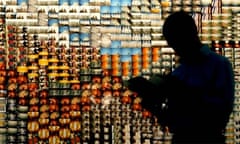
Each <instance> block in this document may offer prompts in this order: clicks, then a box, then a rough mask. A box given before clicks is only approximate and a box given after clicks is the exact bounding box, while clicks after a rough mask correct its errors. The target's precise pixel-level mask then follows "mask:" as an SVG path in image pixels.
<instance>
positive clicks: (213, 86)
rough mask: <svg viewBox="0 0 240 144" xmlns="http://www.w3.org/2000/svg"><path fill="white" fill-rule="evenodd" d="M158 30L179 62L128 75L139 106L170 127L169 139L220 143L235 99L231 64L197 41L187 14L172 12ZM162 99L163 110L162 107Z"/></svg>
mask: <svg viewBox="0 0 240 144" xmlns="http://www.w3.org/2000/svg"><path fill="white" fill-rule="evenodd" d="M163 35H164V37H165V39H166V41H167V42H168V45H169V46H170V47H172V48H173V49H174V51H175V53H176V55H178V56H180V65H179V66H178V67H177V68H175V69H174V71H173V72H171V73H170V74H169V75H167V76H164V77H152V78H151V79H150V80H146V79H144V78H142V77H135V78H132V79H130V80H129V81H128V84H129V89H130V90H132V91H135V92H137V93H138V94H139V96H141V97H142V105H143V107H145V108H146V109H148V110H149V111H151V112H152V113H153V114H154V115H155V116H157V117H158V119H159V122H160V124H163V125H167V126H168V127H169V128H170V131H171V132H172V133H173V143H176V144H179V143H181V144H224V141H225V139H224V135H223V134H224V129H225V126H226V124H227V122H228V120H229V115H230V114H231V112H232V107H233V100H234V74H233V70H232V66H231V63H230V62H229V61H228V59H227V58H225V57H224V56H220V55H218V54H216V53H214V52H213V51H211V50H210V48H209V47H208V46H207V45H204V44H202V43H201V41H200V39H199V37H198V31H197V27H196V24H195V21H194V19H193V18H192V17H191V16H190V15H189V14H188V13H185V12H183V11H180V12H175V13H173V14H171V15H170V16H169V17H168V18H167V19H166V20H165V23H164V25H163ZM156 81H157V83H156ZM164 101H167V108H166V110H165V112H163V110H162V107H161V106H162V103H163V102H164Z"/></svg>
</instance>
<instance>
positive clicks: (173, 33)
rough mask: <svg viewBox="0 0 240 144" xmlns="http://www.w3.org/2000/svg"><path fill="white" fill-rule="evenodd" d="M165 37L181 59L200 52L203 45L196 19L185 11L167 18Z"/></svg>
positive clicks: (164, 26) (164, 28)
mask: <svg viewBox="0 0 240 144" xmlns="http://www.w3.org/2000/svg"><path fill="white" fill-rule="evenodd" d="M163 36H164V37H165V39H166V41H167V42H168V45H169V46H170V47H172V48H173V49H174V50H175V52H176V53H177V54H178V55H179V56H181V57H188V56H190V55H191V54H193V53H196V52H198V51H199V48H200V45H201V42H200V40H199V37H198V30H197V26H196V24H195V21H194V19H193V18H192V16H190V14H188V13H186V12H183V11H179V12H175V13H173V14H171V15H170V16H169V17H167V18H166V20H165V23H164V25H163Z"/></svg>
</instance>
